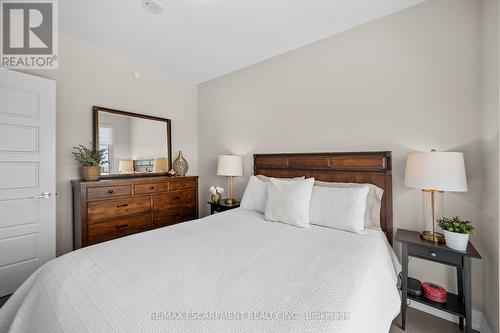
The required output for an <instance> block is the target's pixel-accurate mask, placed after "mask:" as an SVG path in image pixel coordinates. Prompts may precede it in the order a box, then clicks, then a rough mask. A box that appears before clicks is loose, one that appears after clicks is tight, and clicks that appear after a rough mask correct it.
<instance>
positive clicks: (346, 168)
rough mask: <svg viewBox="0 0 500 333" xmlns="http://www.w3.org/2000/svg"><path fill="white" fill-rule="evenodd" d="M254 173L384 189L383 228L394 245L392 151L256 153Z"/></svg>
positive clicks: (381, 212) (381, 217)
mask: <svg viewBox="0 0 500 333" xmlns="http://www.w3.org/2000/svg"><path fill="white" fill-rule="evenodd" d="M253 158H254V163H253V165H254V167H253V168H254V174H255V175H265V176H269V177H275V178H288V177H301V176H305V177H306V178H307V177H314V179H316V180H321V181H326V182H345V183H371V184H374V185H377V186H378V187H380V188H381V189H383V190H384V196H383V198H382V208H381V211H380V225H381V227H382V230H383V231H384V232H385V234H386V236H387V239H388V240H389V243H390V244H392V161H391V152H390V151H381V152H358V153H303V154H255V155H254V156H253Z"/></svg>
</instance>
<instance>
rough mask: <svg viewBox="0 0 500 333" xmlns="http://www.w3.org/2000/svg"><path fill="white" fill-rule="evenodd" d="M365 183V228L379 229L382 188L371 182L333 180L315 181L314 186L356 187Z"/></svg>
mask: <svg viewBox="0 0 500 333" xmlns="http://www.w3.org/2000/svg"><path fill="white" fill-rule="evenodd" d="M360 185H366V186H368V187H369V191H368V196H367V200H366V212H365V217H364V220H365V228H368V229H377V230H380V209H381V208H382V196H383V195H384V190H383V189H381V188H380V187H378V186H375V185H373V184H368V183H367V184H361V183H360V184H358V183H335V182H321V181H315V182H314V186H326V187H352V186H354V187H357V186H360Z"/></svg>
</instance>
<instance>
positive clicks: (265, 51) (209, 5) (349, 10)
mask: <svg viewBox="0 0 500 333" xmlns="http://www.w3.org/2000/svg"><path fill="white" fill-rule="evenodd" d="M159 1H160V2H161V3H162V4H163V7H164V12H163V14H162V15H152V14H149V13H147V12H146V11H145V10H144V9H142V7H141V0H84V1H82V0H64V1H59V11H60V22H61V26H60V29H61V33H62V34H68V35H71V36H74V37H76V38H79V39H82V40H84V41H87V42H90V43H94V44H97V45H99V46H101V47H107V48H110V49H112V50H114V51H116V52H120V53H124V54H127V55H128V56H130V57H132V58H134V59H136V60H140V61H143V62H147V63H148V64H150V65H151V66H154V67H155V68H158V69H159V70H163V71H166V72H168V73H170V74H172V75H174V76H176V77H178V78H180V79H183V80H186V81H190V82H194V83H200V82H204V81H207V80H210V79H212V78H216V77H219V76H221V75H224V74H227V73H230V72H232V71H235V70H238V69H240V68H243V67H246V66H248V65H251V64H255V63H257V62H259V61H262V60H265V59H268V58H271V57H273V56H276V55H279V54H282V53H284V52H287V51H290V50H293V49H296V48H298V47H301V46H304V45H306V44H309V43H311V42H314V41H317V40H320V39H322V38H325V37H328V36H331V35H334V34H336V33H339V32H341V31H345V30H348V29H351V28H353V27H355V26H358V25H360V24H363V23H366V22H369V21H372V20H375V19H377V18H380V17H383V16H386V15H389V14H391V13H394V12H396V11H399V10H402V9H405V8H407V7H410V6H413V5H416V4H418V3H421V2H424V1H425V0H159Z"/></svg>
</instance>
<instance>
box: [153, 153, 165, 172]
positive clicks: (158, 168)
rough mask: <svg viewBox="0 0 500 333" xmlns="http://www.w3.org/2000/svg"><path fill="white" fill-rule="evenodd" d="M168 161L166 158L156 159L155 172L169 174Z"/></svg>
mask: <svg viewBox="0 0 500 333" xmlns="http://www.w3.org/2000/svg"><path fill="white" fill-rule="evenodd" d="M167 171H168V159H167V158H165V157H160V158H155V161H154V165H153V172H167Z"/></svg>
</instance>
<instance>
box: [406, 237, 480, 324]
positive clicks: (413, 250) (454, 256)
mask: <svg viewBox="0 0 500 333" xmlns="http://www.w3.org/2000/svg"><path fill="white" fill-rule="evenodd" d="M396 241H397V242H400V243H401V264H402V266H403V267H402V268H403V269H402V273H401V298H402V299H401V328H402V329H405V326H406V307H407V306H408V305H407V304H406V303H407V299H410V300H412V301H415V302H420V303H423V304H426V305H429V306H432V307H433V308H436V309H439V310H442V311H445V312H448V313H451V314H454V315H456V316H458V317H459V327H460V329H461V330H463V328H464V319H465V332H467V333H471V332H472V308H471V273H472V272H471V258H476V259H481V256H480V255H479V253H478V252H477V251H476V249H475V248H474V246H473V245H472V243H471V242H469V244H468V245H467V251H465V252H460V251H456V250H453V249H450V248H449V247H446V245H444V244H437V243H433V242H429V241H426V240H423V239H421V238H420V233H419V232H416V231H411V230H404V229H398V231H397V232H396ZM409 256H411V257H417V258H420V259H425V260H430V261H434V262H437V263H440V264H445V265H449V266H453V267H456V268H457V286H458V295H455V294H452V293H448V294H447V301H446V303H437V302H433V301H431V300H429V299H427V298H425V297H424V296H423V295H422V296H413V295H409V294H407V280H408V257H409Z"/></svg>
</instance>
